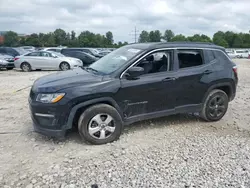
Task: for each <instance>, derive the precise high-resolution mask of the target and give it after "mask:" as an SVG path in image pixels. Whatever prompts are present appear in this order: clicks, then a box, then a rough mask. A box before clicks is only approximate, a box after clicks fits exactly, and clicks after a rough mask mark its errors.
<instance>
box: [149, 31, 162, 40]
mask: <svg viewBox="0 0 250 188" xmlns="http://www.w3.org/2000/svg"><path fill="white" fill-rule="evenodd" d="M149 41H150V42H160V41H161V32H160V31H159V30H155V31H150V33H149Z"/></svg>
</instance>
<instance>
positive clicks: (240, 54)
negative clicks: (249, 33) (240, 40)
mask: <svg viewBox="0 0 250 188" xmlns="http://www.w3.org/2000/svg"><path fill="white" fill-rule="evenodd" d="M226 52H227V54H228V56H229V57H230V58H232V59H233V58H248V57H249V51H248V50H244V49H242V50H240V49H239V50H227V51H226Z"/></svg>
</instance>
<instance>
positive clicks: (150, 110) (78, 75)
mask: <svg viewBox="0 0 250 188" xmlns="http://www.w3.org/2000/svg"><path fill="white" fill-rule="evenodd" d="M237 82H238V77H237V67H236V65H235V64H234V63H233V62H232V61H231V59H230V58H229V57H228V56H227V54H226V53H225V49H224V48H222V47H220V46H216V45H214V44H210V43H188V42H186V43H178V42H175V43H144V44H131V45H127V46H124V47H122V48H119V49H118V50H116V51H114V52H111V53H110V54H108V55H107V56H105V57H103V58H101V59H99V60H98V61H96V62H95V63H93V64H92V65H90V66H89V67H87V68H79V69H74V70H69V71H66V72H60V73H56V74H51V75H48V76H44V77H42V78H40V79H38V80H36V81H35V83H34V85H33V87H32V89H31V92H30V97H29V103H30V109H31V115H32V119H33V122H34V129H35V131H37V132H40V133H42V134H45V135H49V136H53V137H63V136H64V135H65V132H66V131H67V130H69V129H71V128H72V127H73V126H77V128H78V130H79V133H80V135H81V137H82V138H84V139H85V140H86V141H88V142H90V143H93V144H104V143H108V142H112V141H114V140H116V139H118V138H119V136H120V134H121V132H122V130H123V126H124V125H127V124H131V123H133V122H136V121H141V120H146V119H151V118H157V117H162V116H167V115H170V114H176V113H195V112H198V113H199V114H200V116H201V118H203V119H204V120H206V121H217V120H220V119H221V118H222V117H223V116H224V114H225V113H226V111H227V108H228V102H229V101H231V100H233V99H234V97H235V93H236V86H237Z"/></svg>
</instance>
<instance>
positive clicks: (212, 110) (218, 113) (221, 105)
mask: <svg viewBox="0 0 250 188" xmlns="http://www.w3.org/2000/svg"><path fill="white" fill-rule="evenodd" d="M228 101H229V99H228V96H227V94H226V93H225V92H224V91H222V90H219V89H215V90H212V91H211V92H210V93H209V95H208V96H207V98H206V100H205V102H204V104H203V108H202V111H201V113H200V115H201V118H203V119H204V120H206V121H218V120H220V119H221V118H222V117H223V116H224V115H225V114H226V112H227V108H228Z"/></svg>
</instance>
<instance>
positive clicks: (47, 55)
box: [40, 52, 52, 57]
mask: <svg viewBox="0 0 250 188" xmlns="http://www.w3.org/2000/svg"><path fill="white" fill-rule="evenodd" d="M40 56H42V57H52V55H51V53H48V52H41V54H40Z"/></svg>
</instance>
